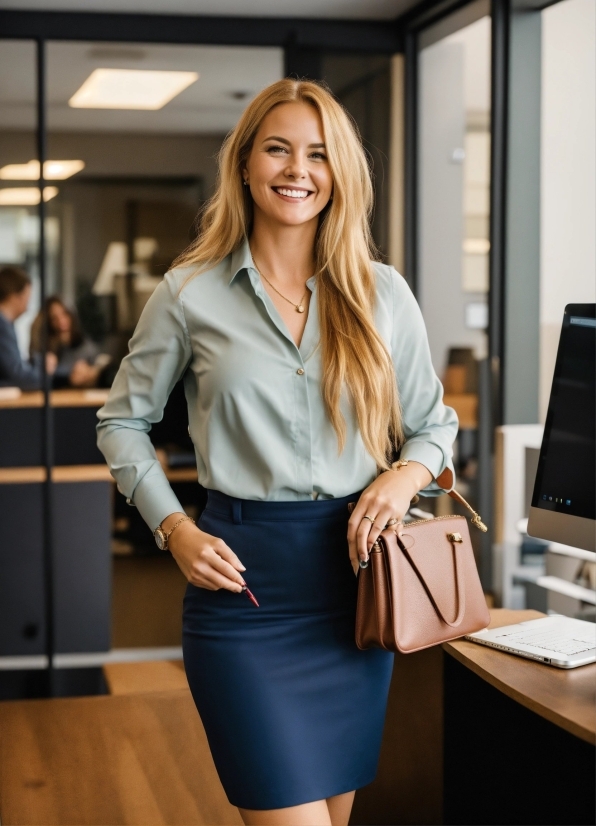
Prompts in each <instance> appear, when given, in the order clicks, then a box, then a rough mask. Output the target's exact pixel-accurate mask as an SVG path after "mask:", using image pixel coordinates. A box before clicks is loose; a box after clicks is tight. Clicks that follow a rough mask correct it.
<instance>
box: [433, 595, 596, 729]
mask: <svg viewBox="0 0 596 826" xmlns="http://www.w3.org/2000/svg"><path fill="white" fill-rule="evenodd" d="M541 616H544V615H543V614H541V613H539V612H538V611H508V610H505V609H497V610H493V611H491V624H490V628H500V627H501V626H503V625H513V623H516V622H523V621H525V620H529V619H538V618H539V617H541ZM443 648H444V649H445V651H446V652H447V653H448V654H450V655H451V656H452V657H454V658H455V659H456V660H458V661H459V662H460V663H462V665H465V666H466V668H469V669H470V671H473V672H474V674H477V675H478V676H479V677H481V678H482V679H483V680H486V682H487V683H489V684H490V685H492V686H494V687H495V688H497V689H498V690H499V691H502V692H503V694H505V695H506V696H507V697H510V698H511V699H512V700H515V702H516V703H520V704H521V705H522V706H525V707H526V708H528V709H529V710H530V711H533V712H534V713H535V714H539V715H540V716H541V717H544V719H545V720H549V721H550V722H551V723H554V724H555V725H556V726H560V727H561V728H562V729H565V731H568V732H569V733H570V734H573V735H574V736H575V737H579V738H581V739H582V740H585V741H586V742H587V743H591V744H592V745H596V663H594V664H593V665H585V666H582V667H581V668H573V669H570V670H568V671H567V670H565V669H563V668H553V667H551V666H548V665H541V664H540V663H537V662H532V661H531V660H524V659H522V658H521V657H516V656H514V655H513V654H507V653H506V652H504V651H496V650H495V649H493V648H487V647H486V646H483V645H477V644H476V643H473V642H467V641H466V640H456V641H455V642H451V643H447V644H446V645H444V646H443Z"/></svg>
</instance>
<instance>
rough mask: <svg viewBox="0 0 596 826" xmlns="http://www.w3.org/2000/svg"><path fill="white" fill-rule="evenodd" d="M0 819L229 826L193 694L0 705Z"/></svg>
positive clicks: (230, 816) (29, 824)
mask: <svg viewBox="0 0 596 826" xmlns="http://www.w3.org/2000/svg"><path fill="white" fill-rule="evenodd" d="M0 819H1V822H2V824H3V826H25V825H26V826H37V824H40V826H54V824H55V825H56V826H70V825H71V824H85V825H86V824H97V826H113V825H114V826H115V824H118V826H120V824H123V825H124V824H131V825H134V826H153V824H164V826H166V824H167V826H177V825H178V824H180V826H191V824H192V825H193V826H194V824H205V826H207V824H208V826H233V825H235V824H240V823H241V820H240V817H239V815H238V811H237V809H235V808H234V807H233V806H231V805H230V804H229V803H228V801H227V799H226V796H225V793H224V791H223V788H222V787H221V784H220V782H219V778H218V776H217V773H216V771H215V766H214V765H213V761H212V759H211V754H210V752H209V747H208V745H207V740H206V737H205V732H204V730H203V727H202V725H201V722H200V720H199V717H198V715H197V712H196V709H195V707H194V704H193V702H192V698H191V696H190V692H189V691H188V689H186V690H176V691H168V692H154V693H144V694H124V695H119V696H105V697H84V698H73V699H60V700H34V701H27V702H24V701H19V702H7V703H2V704H0Z"/></svg>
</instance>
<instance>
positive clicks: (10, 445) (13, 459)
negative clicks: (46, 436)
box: [0, 407, 105, 468]
mask: <svg viewBox="0 0 596 826" xmlns="http://www.w3.org/2000/svg"><path fill="white" fill-rule="evenodd" d="M43 415H44V414H43V409H42V408H41V407H20V408H16V407H15V408H6V409H1V408H0V432H1V433H2V438H1V439H0V468H3V467H7V468H8V467H36V466H40V465H42V464H43V463H44V461H43V453H42V450H43V448H42V425H43ZM96 424H97V410H96V408H93V407H57V408H55V409H54V411H53V439H54V441H53V446H54V464H55V465H96V464H103V463H104V462H105V460H104V458H103V456H102V454H101V453H100V452H99V450H98V449H97V444H96V440H97V437H96V434H95V426H96Z"/></svg>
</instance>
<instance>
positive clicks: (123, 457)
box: [97, 273, 192, 530]
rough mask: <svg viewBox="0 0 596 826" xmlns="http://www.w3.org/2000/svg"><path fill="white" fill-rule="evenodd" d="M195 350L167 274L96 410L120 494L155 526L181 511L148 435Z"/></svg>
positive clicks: (102, 444) (99, 432)
mask: <svg viewBox="0 0 596 826" xmlns="http://www.w3.org/2000/svg"><path fill="white" fill-rule="evenodd" d="M191 356H192V352H191V346H190V338H189V335H188V330H187V327H186V322H185V318H184V308H183V304H182V297H181V296H180V295H179V294H178V285H177V283H176V279H175V277H174V275H173V273H168V274H167V275H166V276H165V278H164V281H163V282H162V283H161V284H159V286H158V287H157V289H156V290H155V292H154V293H153V295H152V296H151V298H150V299H149V301H148V302H147V304H146V306H145V308H144V310H143V313H142V315H141V318H140V319H139V323H138V325H137V328H136V330H135V332H134V335H133V337H132V339H131V341H130V346H129V353H128V355H127V356H126V357H125V358H124V359H123V360H122V364H121V365H120V369H119V371H118V373H117V375H116V378H115V380H114V384H113V386H112V389H111V391H110V394H109V397H108V400H107V402H106V404H105V405H104V406H103V407H102V408H101V409H100V410H99V411H98V414H97V417H98V419H99V424H98V425H97V444H98V447H99V449H100V450H101V452H102V453H103V455H104V456H105V458H106V461H107V463H108V466H109V468H110V472H111V474H112V476H113V477H114V479H115V480H116V483H117V485H118V489H119V490H120V492H121V493H123V494H124V496H126V497H127V498H129V499H130V500H131V501H132V503H133V504H134V505H135V506H136V507H137V508H138V510H139V512H140V514H141V516H142V517H143V519H144V520H145V522H147V524H148V525H149V527H150V528H151V529H152V530H154V529H155V528H156V527H157V526H158V525H159V524H160V523H161V522H163V520H164V519H165V518H166V516H168V515H169V514H171V513H174V512H176V511H182V506H181V505H180V502H179V501H178V498H177V497H176V495H175V494H174V492H173V490H172V488H171V487H170V484H169V482H168V480H167V477H166V475H165V473H164V471H163V468H162V467H161V465H160V463H159V460H158V459H157V456H156V454H155V449H154V447H153V445H152V443H151V439H150V438H149V432H150V430H151V426H152V425H153V424H154V423H155V422H158V421H161V419H162V417H163V411H164V408H165V405H166V402H167V400H168V397H169V395H170V393H171V392H172V389H173V387H174V385H175V384H176V382H177V381H178V380H179V379H180V378H181V376H182V375H183V374H184V371H185V370H186V368H187V366H188V364H189V362H190V360H191Z"/></svg>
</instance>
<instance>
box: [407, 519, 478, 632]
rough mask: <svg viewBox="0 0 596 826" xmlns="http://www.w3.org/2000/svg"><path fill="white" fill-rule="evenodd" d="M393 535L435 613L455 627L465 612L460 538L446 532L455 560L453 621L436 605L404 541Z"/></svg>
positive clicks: (447, 623)
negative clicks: (455, 591) (452, 536)
mask: <svg viewBox="0 0 596 826" xmlns="http://www.w3.org/2000/svg"><path fill="white" fill-rule="evenodd" d="M406 528H407V526H406ZM395 537H396V539H397V542H398V545H399V547H400V550H401V552H402V553H403V555H404V556H405V557H406V559H407V560H408V562H409V563H410V565H411V566H412V568H413V570H414V573H415V574H416V576H417V577H418V579H419V580H420V584H421V585H422V587H423V588H424V590H425V591H426V594H427V596H428V598H429V600H430V601H431V603H432V605H433V608H434V609H435V611H436V612H437V614H438V615H439V616H440V617H441V619H442V620H443V622H444V623H445V624H446V625H449V626H450V627H451V628H457V626H458V625H460V624H461V621H462V620H463V618H464V614H465V613H466V589H465V583H464V574H463V571H462V569H461V565H460V564H459V560H458V554H457V544H458V543H459V542H461V539H459V540H456V539H454V538H453V539H452V538H451V535H450V534H448V538H449V541H450V542H451V545H452V548H453V555H454V561H455V582H456V588H457V616H456V617H455V619H454V620H453V621H450V620H448V619H447V617H446V616H445V615H444V614H443V612H442V611H441V609H440V608H439V606H438V605H437V602H436V600H435V598H434V597H433V595H432V592H431V590H430V588H429V587H428V585H427V584H426V582H425V581H424V577H423V576H422V574H421V573H420V571H419V570H418V567H417V565H416V563H415V562H414V559H413V558H412V556H411V554H409V553H408V549H407V548H406V546H405V545H404V543H403V542H402V541H401V539H400V536H399V534H397V533H396V534H395Z"/></svg>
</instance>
